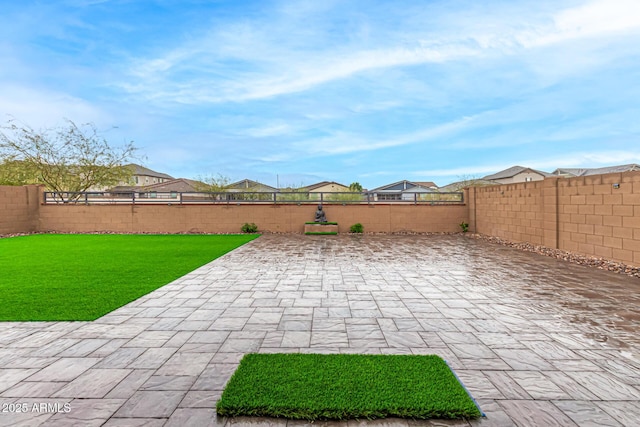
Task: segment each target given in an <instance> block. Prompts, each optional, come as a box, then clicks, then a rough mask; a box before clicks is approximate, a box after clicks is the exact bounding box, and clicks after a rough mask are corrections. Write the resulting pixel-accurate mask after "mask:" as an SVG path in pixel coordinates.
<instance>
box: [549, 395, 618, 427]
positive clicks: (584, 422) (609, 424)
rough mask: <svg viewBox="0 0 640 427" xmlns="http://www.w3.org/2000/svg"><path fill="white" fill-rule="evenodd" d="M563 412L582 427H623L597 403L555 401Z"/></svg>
mask: <svg viewBox="0 0 640 427" xmlns="http://www.w3.org/2000/svg"><path fill="white" fill-rule="evenodd" d="M553 404H554V405H556V406H557V407H558V408H560V410H562V412H564V413H565V414H566V415H567V416H568V417H569V418H571V419H572V420H573V421H574V422H575V423H576V424H578V425H579V426H581V427H621V426H622V424H620V423H619V422H618V421H616V420H615V419H614V418H613V417H611V416H610V415H609V414H607V413H606V412H605V411H604V410H603V409H602V408H601V407H599V406H598V405H597V403H596V402H590V401H583V400H555V401H553Z"/></svg>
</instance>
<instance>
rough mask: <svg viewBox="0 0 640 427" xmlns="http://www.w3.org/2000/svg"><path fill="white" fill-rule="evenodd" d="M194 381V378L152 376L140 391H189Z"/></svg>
mask: <svg viewBox="0 0 640 427" xmlns="http://www.w3.org/2000/svg"><path fill="white" fill-rule="evenodd" d="M195 381H196V377H189V376H175V375H174V376H172V375H153V376H151V377H150V378H149V379H148V380H147V382H145V383H144V384H143V385H142V387H140V390H189V388H190V387H191V386H192V385H193V383H194V382H195Z"/></svg>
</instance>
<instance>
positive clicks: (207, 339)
mask: <svg viewBox="0 0 640 427" xmlns="http://www.w3.org/2000/svg"><path fill="white" fill-rule="evenodd" d="M227 337H229V331H197V332H194V333H193V335H191V337H190V338H189V339H188V340H187V341H186V342H188V343H200V344H213V343H215V344H221V343H223V342H224V340H226V339H227Z"/></svg>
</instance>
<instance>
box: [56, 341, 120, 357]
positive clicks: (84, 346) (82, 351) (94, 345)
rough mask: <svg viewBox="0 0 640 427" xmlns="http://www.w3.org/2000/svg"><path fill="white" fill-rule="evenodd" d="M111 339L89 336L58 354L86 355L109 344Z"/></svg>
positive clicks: (61, 355) (67, 355)
mask: <svg viewBox="0 0 640 427" xmlns="http://www.w3.org/2000/svg"><path fill="white" fill-rule="evenodd" d="M108 342H109V340H107V339H104V338H87V339H83V340H80V341H79V342H78V343H76V344H74V345H72V346H71V347H69V348H67V349H66V350H64V351H62V352H60V353H59V354H57V356H59V357H85V356H88V355H90V354H91V353H93V352H94V351H96V350H97V349H99V348H100V347H102V346H104V345H105V344H107V343H108Z"/></svg>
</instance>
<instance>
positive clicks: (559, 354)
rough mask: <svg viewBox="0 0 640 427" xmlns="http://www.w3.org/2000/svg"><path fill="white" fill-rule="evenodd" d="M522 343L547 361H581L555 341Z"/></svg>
mask: <svg viewBox="0 0 640 427" xmlns="http://www.w3.org/2000/svg"><path fill="white" fill-rule="evenodd" d="M523 343H524V344H525V345H526V346H527V347H529V348H530V349H531V350H533V351H534V352H536V353H537V354H538V355H539V356H540V357H542V358H544V359H545V360H547V361H549V360H563V359H581V357H580V356H578V355H577V354H576V353H575V352H573V351H572V350H571V349H569V348H567V347H565V346H564V345H563V344H561V343H558V342H555V341H524V342H523Z"/></svg>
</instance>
